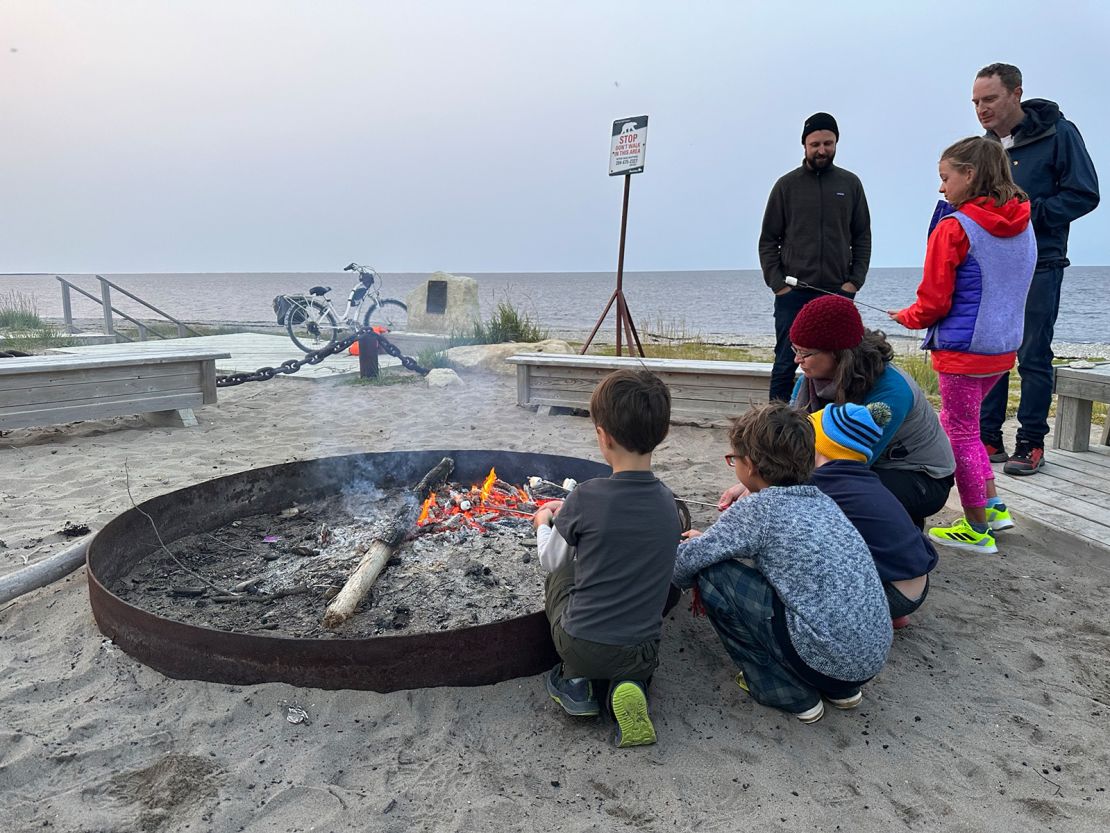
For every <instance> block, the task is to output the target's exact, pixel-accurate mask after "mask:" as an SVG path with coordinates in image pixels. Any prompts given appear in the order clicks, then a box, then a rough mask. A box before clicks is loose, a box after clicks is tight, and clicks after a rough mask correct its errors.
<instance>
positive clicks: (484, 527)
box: [416, 467, 577, 534]
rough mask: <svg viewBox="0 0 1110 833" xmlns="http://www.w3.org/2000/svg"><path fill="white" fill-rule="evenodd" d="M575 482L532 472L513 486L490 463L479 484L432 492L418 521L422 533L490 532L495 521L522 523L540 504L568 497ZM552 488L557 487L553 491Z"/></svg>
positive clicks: (500, 522)
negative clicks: (561, 482) (484, 477)
mask: <svg viewBox="0 0 1110 833" xmlns="http://www.w3.org/2000/svg"><path fill="white" fill-rule="evenodd" d="M576 485H577V483H576V482H575V481H574V480H573V479H570V478H567V479H566V480H564V481H563V484H562V485H561V486H560V485H557V484H555V483H551V482H549V481H547V480H544V479H543V478H541V477H536V476H532V477H530V478H529V479H528V483H527V484H522V485H520V486H514V485H512V484H511V483H506V482H505V481H504V480H501V479H500V478H499V477H498V476H497V469H496V468H493V467H491V468H490V470H489V474H488V475H486V479H485V480H484V481H482V483H481V484H480V485H478V484H476V485H474V486H471V487H470V488H469V489H465V490H464V489H461V488H458V487H455V488H448V489H446V490H445V492H444V491H443V490H441V492H440V493H439V494H437V493H435V492H433V493H432V494H430V495H428V497H427V499H426V500H425V501H424V503H423V505H422V506H421V508H420V515H419V517H418V518H417V519H416V524H417V526H418V527H419V531H420V533H422V534H427V533H436V532H446V531H448V530H451V529H473V530H477V531H478V532H479V533H487V532H489V531H490V530H491V529H492V528H493V527H494V525H496V524H505V523H509V524H513V525H519V521H521V520H524V521H527V522H530V521H531V519H532V517H533V516H534V515H535V514H536V511H537V510H538V509H539V508H540V507H541V506H543V505H544V504H545V503H549V502H550V501H552V500H555V499H559V498H562V497H565V496H566V495H567V494H569V492H570V490H571V489H573V488H574V487H575V486H576ZM533 489H535V492H533ZM541 490H542V491H541ZM552 490H555V491H554V494H552Z"/></svg>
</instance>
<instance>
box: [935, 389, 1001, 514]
mask: <svg viewBox="0 0 1110 833" xmlns="http://www.w3.org/2000/svg"><path fill="white" fill-rule="evenodd" d="M1001 375H1002V374H1001V373H996V374H994V375H993V376H964V375H962V374H959V373H938V374H937V376H939V377H940V424H941V426H942V427H943V428H944V433H945V434H947V435H948V441H949V442H950V443H952V453H953V454H954V455H955V456H956V488H957V489H958V490H959V492H960V503H961V504H963V505H964V506H970V507H972V508H978V507H981V506H986V505H987V489H986V486H987V481H988V480H994V470H993V469H991V461H990V460H989V459H988V458H987V450H986V449H985V448H984V447H983V441H982V440H981V439H979V406H980V405H982V404H983V397H985V396H986V395H987V394H988V393H989V392H990V389H991V388H992V387H994V383H995V382H997V381H998V379H999V377H1000V376H1001Z"/></svg>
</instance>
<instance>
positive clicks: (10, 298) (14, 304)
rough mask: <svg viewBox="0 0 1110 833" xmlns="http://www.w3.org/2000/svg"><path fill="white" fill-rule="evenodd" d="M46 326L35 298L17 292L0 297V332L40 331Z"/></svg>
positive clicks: (9, 292)
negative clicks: (40, 316)
mask: <svg viewBox="0 0 1110 833" xmlns="http://www.w3.org/2000/svg"><path fill="white" fill-rule="evenodd" d="M44 326H46V325H45V324H44V323H43V320H42V319H41V318H39V313H38V308H37V307H36V306H35V299H34V297H33V296H31V295H26V294H24V293H22V292H16V291H15V290H10V291H8V292H5V293H4V294H3V295H0V330H10V331H27V330H39V329H42V328H43V327H44Z"/></svg>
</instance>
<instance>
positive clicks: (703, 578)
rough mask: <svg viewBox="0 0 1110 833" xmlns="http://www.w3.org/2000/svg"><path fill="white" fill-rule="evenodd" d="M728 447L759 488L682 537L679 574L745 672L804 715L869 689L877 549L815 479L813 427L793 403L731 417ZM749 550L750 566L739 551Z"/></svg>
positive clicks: (841, 704) (741, 678)
mask: <svg viewBox="0 0 1110 833" xmlns="http://www.w3.org/2000/svg"><path fill="white" fill-rule="evenodd" d="M729 440H730V442H731V445H732V453H731V454H727V455H725V460H726V462H728V464H729V465H730V466H733V467H735V469H736V477H737V479H738V480H739V481H740V482H741V483H743V484H744V486H746V487H747V489H748V490H749V491H750V492H751V495H750V496H749V497H746V498H744V499H742V500H739V501H737V502H735V503H733V504H732V505H731V506H729V507H728V509H726V510H725V511H724V512H723V513H722V514H721V517H720V518H719V519H718V520H717V522H716V523H715V524H713V526H711V527H710V528H709V529H707V530H706V531H705V533H704V534H703V533H700V532H698V531H697V530H691V531H690V532H688V533H686V537H687V539H688V540H686V541H685V542H683V543H682V544H681V545H680V546H679V548H678V557H677V559H676V561H675V569H674V583H675V584H676V585H677V586H678V587H681V588H686V587H696V588H697V591H698V593H699V595H700V597H701V602H702V604H703V605H704V606H705V609H706V612H707V613H708V615H709V621H710V622H711V623H712V624H713V627H714V628H715V629H716V631H717V634H718V635H719V636H720V638H721V641H722V642H723V643H724V646H725V649H726V650H727V651H728V652H729V655H730V656H731V657H732V659H733V660H734V661H735V662H736V664H737V665H739V666H740V669H741V671H740V674H739V675H737V678H736V682H737V684H738V685H739V686H740V687H741V688H742V689H744V690H745V691H747V692H748V693H749V694H751V696H752V698H753V699H755V700H756V702H759V703H762V704H763V705H765V706H772V707H774V708H778V709H782V710H783V711H787V712H790V713H791V714H793V715H794V716H795V717H797V718H798V719H799V720H801V721H802V722H803V723H814V722H816V721H818V720H820V719H821V717H822V716H823V715H824V713H825V707H824V705H823V703H822V697H825V698H826V699H828V700H829V702H831V703H832V704H833V705H834V706H836V707H837V708H841V709H851V708H855V707H856V706H858V705H859V703H860V700H862V699H863V694H862V693H861V692H860V686H861V685H863V683H865V682H867V681H868V680H869V679H871V678H872V677H873V676H875V674H877V673H878V672H879V670H880V669H881V668H882V667H883V664H884V663H885V662H886V657H887V653H888V651H889V650H890V644H891V640H892V636H893V632H892V630H891V624H890V612H889V609H888V607H887V600H886V595H885V594H884V592H883V586H882V582H881V581H880V580H879V575H878V573H877V572H876V570H875V562H874V560H873V559H872V557H871V551H870V550H869V549H868V548H867V544H866V543H864V541H863V538H861V537H860V534H859V532H857V531H856V528H855V527H854V526H853V525H852V523H851V522H850V521H849V520H848V519H847V518H846V517H845V516H844V513H843V512H841V511H840V509H839V508H838V507H837V505H836V504H835V503H834V502H833V501H832V499H831V498H829V497H827V496H826V495H824V494H823V493H822V492H821V491H820V490H818V489H817V487H815V486H811V485H804V484H807V483H808V481H809V479H810V477H811V475H812V474H813V464H814V430H813V425H812V423H811V422H810V420H809V419H808V417H807V416H806V415H805V414H804V413H802V412H800V411H798V410H795V409H793V408H791V407H790V406H788V405H786V404H785V403H781V402H779V403H771V404H770V405H765V406H763V407H760V408H753V409H752V410H750V411H748V412H747V413H745V414H744V415H743V416H742V417H740V418H739V419H738V420H736V421H735V422H734V423H733V426H732V430H731V431H730V433H729ZM741 558H744V559H750V560H751V562H752V566H749V565H748V564H746V563H744V562H742V561H739V560H738V559H741Z"/></svg>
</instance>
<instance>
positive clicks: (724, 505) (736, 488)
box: [717, 483, 751, 512]
mask: <svg viewBox="0 0 1110 833" xmlns="http://www.w3.org/2000/svg"><path fill="white" fill-rule="evenodd" d="M749 494H751V493H750V492H749V491H748V488H747V486H745V485H744V484H743V483H736V484H734V485H732V486H729V487H728V488H727V489H725V490H724V491H723V492H722V493H721V499H720V500H718V501H717V511H718V512H724V511H725V510H726V509H728V508H729V507H730V506H732V504H734V503H735V502H736V501H738V500H740V499H741V498H746V497H747V496H748V495H749Z"/></svg>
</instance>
